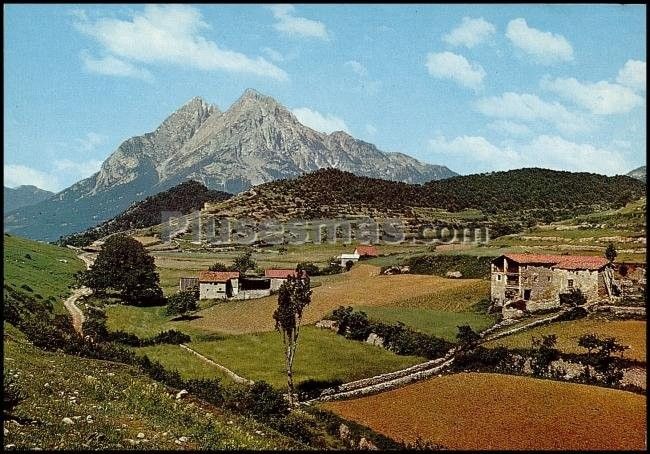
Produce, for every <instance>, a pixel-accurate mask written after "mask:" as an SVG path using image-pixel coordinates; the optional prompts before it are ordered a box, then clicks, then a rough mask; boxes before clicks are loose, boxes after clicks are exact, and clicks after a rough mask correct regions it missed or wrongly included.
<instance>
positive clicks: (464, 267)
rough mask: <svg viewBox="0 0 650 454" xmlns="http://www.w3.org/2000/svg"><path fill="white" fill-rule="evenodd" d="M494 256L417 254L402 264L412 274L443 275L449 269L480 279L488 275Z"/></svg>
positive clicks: (466, 276) (465, 276)
mask: <svg viewBox="0 0 650 454" xmlns="http://www.w3.org/2000/svg"><path fill="white" fill-rule="evenodd" d="M493 258H494V257H477V256H473V255H430V254H427V255H418V256H415V257H409V258H408V259H407V260H406V261H405V262H404V264H403V265H406V266H408V267H409V268H410V270H411V273H413V274H434V275H437V276H442V277H445V275H446V273H447V272H449V271H460V272H461V273H462V275H463V278H473V279H482V278H487V277H489V276H490V262H491V260H492V259H493Z"/></svg>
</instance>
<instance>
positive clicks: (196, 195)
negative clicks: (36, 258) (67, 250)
mask: <svg viewBox="0 0 650 454" xmlns="http://www.w3.org/2000/svg"><path fill="white" fill-rule="evenodd" d="M230 197H232V194H228V193H227V192H222V191H214V190H211V189H208V188H206V187H205V186H204V185H203V184H201V183H199V182H196V181H192V180H189V181H185V182H183V183H181V184H179V185H177V186H174V187H173V188H171V189H168V190H167V191H163V192H160V193H158V194H156V195H153V196H151V197H147V198H146V199H144V200H142V201H140V202H136V203H134V204H133V205H131V207H129V208H128V209H127V210H126V211H124V212H123V213H122V214H119V215H117V216H116V217H114V218H113V219H110V220H108V221H106V222H103V223H102V224H100V225H98V226H97V227H92V228H90V229H88V230H86V231H84V232H80V233H75V234H72V235H69V236H66V237H62V238H61V239H60V240H59V241H58V243H59V244H60V245H62V246H65V245H68V244H69V245H71V246H87V245H88V244H90V243H92V242H93V241H95V240H98V239H99V238H103V237H105V236H107V235H110V234H111V233H117V232H123V231H125V230H130V229H141V228H145V227H151V226H153V225H157V224H160V223H161V222H162V218H161V215H162V213H163V212H164V211H178V212H180V213H183V214H188V213H191V212H193V211H196V210H199V209H201V208H203V204H204V203H205V202H208V201H220V200H226V199H228V198H230Z"/></svg>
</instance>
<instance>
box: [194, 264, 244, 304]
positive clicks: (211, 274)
mask: <svg viewBox="0 0 650 454" xmlns="http://www.w3.org/2000/svg"><path fill="white" fill-rule="evenodd" d="M238 293H239V271H201V272H199V299H202V300H204V299H225V298H230V297H233V296H237V294H238Z"/></svg>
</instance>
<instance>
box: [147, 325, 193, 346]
mask: <svg viewBox="0 0 650 454" xmlns="http://www.w3.org/2000/svg"><path fill="white" fill-rule="evenodd" d="M190 340H191V338H190V336H188V335H187V334H185V333H182V332H180V331H176V330H175V329H170V330H168V331H163V332H161V333H158V334H156V335H155V336H154V337H152V338H150V339H147V340H145V341H144V342H143V344H144V345H155V344H175V345H178V344H184V343H186V342H189V341H190Z"/></svg>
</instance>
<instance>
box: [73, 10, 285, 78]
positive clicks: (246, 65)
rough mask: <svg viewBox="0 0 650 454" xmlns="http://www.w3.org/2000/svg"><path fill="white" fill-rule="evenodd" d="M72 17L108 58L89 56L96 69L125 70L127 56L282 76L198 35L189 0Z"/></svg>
mask: <svg viewBox="0 0 650 454" xmlns="http://www.w3.org/2000/svg"><path fill="white" fill-rule="evenodd" d="M76 17H77V20H76V22H75V27H76V28H77V29H78V30H79V31H81V32H82V33H84V34H86V35H88V36H90V37H92V38H94V39H96V40H97V41H98V42H99V43H100V44H101V45H102V46H103V47H104V49H105V51H106V52H107V53H108V54H110V55H111V57H112V58H113V59H114V60H108V63H107V61H105V60H107V59H106V58H105V59H104V60H93V59H90V60H89V61H90V63H91V65H92V64H93V63H94V65H95V67H96V68H98V69H99V68H104V69H105V68H106V67H108V68H112V69H113V71H119V70H120V69H121V70H122V71H123V72H124V71H127V72H128V67H126V68H127V69H125V67H124V65H122V66H120V63H119V62H120V61H121V62H122V63H124V60H131V61H133V62H138V63H145V64H171V65H178V66H183V67H190V68H198V69H202V70H206V71H210V70H224V71H230V72H236V73H248V74H254V75H257V76H263V77H270V78H272V79H276V80H287V79H288V76H287V74H286V73H285V72H284V71H283V70H282V69H280V68H278V67H277V66H275V65H274V64H273V63H270V62H269V61H267V60H266V59H264V58H262V57H257V58H251V57H248V56H247V55H244V54H242V53H239V52H235V51H231V50H227V49H223V48H221V47H219V46H218V45H217V44H216V43H215V42H214V41H210V40H208V39H207V38H205V37H204V36H202V35H201V31H202V30H204V29H207V28H209V25H208V24H207V23H205V22H204V21H203V19H202V16H201V13H200V11H199V10H198V9H196V8H193V7H191V6H186V5H164V6H156V5H147V6H145V9H144V12H142V13H136V14H134V15H133V18H132V19H131V20H119V19H114V18H100V19H98V20H97V21H95V22H91V21H90V20H88V19H87V18H85V16H83V15H77V16H76ZM102 62H103V66H102V65H101V64H100V63H102ZM106 65H108V66H106ZM111 65H112V66H111ZM116 68H117V69H116ZM105 73H106V72H104V74H105ZM115 75H123V74H115Z"/></svg>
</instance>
